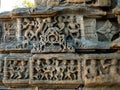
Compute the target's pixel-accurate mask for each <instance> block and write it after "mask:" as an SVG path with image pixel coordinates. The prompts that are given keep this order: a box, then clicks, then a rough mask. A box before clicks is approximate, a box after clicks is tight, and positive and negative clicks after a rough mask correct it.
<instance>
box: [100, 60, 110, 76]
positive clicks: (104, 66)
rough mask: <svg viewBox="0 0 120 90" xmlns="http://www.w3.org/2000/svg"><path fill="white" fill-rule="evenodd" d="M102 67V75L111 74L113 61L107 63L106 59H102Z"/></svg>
mask: <svg viewBox="0 0 120 90" xmlns="http://www.w3.org/2000/svg"><path fill="white" fill-rule="evenodd" d="M100 62H101V65H102V67H101V68H100V76H104V75H109V73H110V66H111V63H110V62H109V63H105V60H101V61H100Z"/></svg>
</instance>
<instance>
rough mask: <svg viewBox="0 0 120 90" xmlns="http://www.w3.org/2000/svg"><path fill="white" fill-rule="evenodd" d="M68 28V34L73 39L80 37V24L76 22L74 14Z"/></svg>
mask: <svg viewBox="0 0 120 90" xmlns="http://www.w3.org/2000/svg"><path fill="white" fill-rule="evenodd" d="M67 29H68V33H67V36H68V34H69V35H70V36H71V37H72V39H74V38H78V37H79V36H80V32H79V25H78V24H77V23H76V22H75V18H74V16H70V18H69V24H68V26H67Z"/></svg>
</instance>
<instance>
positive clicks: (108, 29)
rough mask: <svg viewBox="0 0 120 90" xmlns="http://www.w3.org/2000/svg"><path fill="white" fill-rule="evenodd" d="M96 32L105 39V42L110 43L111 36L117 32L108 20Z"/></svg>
mask: <svg viewBox="0 0 120 90" xmlns="http://www.w3.org/2000/svg"><path fill="white" fill-rule="evenodd" d="M97 32H98V33H100V34H102V35H103V36H104V37H105V38H106V39H105V41H111V40H112V38H113V36H114V35H115V34H116V33H118V32H119V31H118V30H117V28H116V27H115V26H114V25H113V24H112V23H111V22H110V21H109V20H107V21H106V22H105V24H104V25H103V26H102V27H101V28H100V29H98V30H97Z"/></svg>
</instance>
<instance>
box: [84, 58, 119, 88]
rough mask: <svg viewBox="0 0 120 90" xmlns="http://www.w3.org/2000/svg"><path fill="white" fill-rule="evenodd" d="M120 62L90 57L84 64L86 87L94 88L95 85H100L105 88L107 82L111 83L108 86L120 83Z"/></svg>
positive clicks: (114, 59) (112, 59) (115, 59)
mask: <svg viewBox="0 0 120 90" xmlns="http://www.w3.org/2000/svg"><path fill="white" fill-rule="evenodd" d="M119 62H120V60H119V59H118V58H114V57H113V58H111V57H110V58H99V59H98V58H97V59H95V58H92V57H90V58H88V59H86V60H85V64H84V65H85V66H84V67H85V68H84V69H85V72H84V77H85V81H86V85H87V86H89V85H90V86H92V84H93V83H94V85H98V84H100V85H103V86H104V83H105V82H109V84H108V85H112V84H113V83H114V82H116V83H119V78H120V72H119V68H120V67H119ZM114 80H115V81H114ZM99 82H100V83H99ZM91 83H92V84H91ZM94 85H93V86H94Z"/></svg>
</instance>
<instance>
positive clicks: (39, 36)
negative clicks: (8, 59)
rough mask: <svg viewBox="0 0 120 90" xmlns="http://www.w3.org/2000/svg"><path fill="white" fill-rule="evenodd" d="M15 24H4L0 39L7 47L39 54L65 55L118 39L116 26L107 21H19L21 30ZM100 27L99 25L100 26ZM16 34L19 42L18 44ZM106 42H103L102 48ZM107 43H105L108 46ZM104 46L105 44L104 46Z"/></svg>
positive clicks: (69, 18)
mask: <svg viewBox="0 0 120 90" xmlns="http://www.w3.org/2000/svg"><path fill="white" fill-rule="evenodd" d="M14 23H15V22H10V23H9V22H6V23H5V26H4V28H5V31H4V35H2V39H3V40H4V41H5V42H12V43H13V42H14V44H12V45H11V44H9V45H8V44H7V46H6V47H7V48H14V49H26V48H27V49H31V50H32V51H39V52H52V51H53V52H64V51H74V49H80V48H91V47H94V48H97V47H98V45H99V44H98V42H100V43H101V42H112V41H114V40H116V39H117V38H119V32H120V30H119V26H118V25H117V24H116V23H114V22H111V21H110V20H106V21H104V22H103V21H99V22H98V23H97V20H96V19H87V20H83V16H79V15H77V16H56V17H51V18H43V19H41V18H24V19H21V24H20V27H21V30H20V31H19V33H18V31H17V30H18V29H17V26H18V25H16V24H14ZM101 25H102V26H101ZM18 34H20V40H18V41H17V38H18V36H19V35H18ZM103 44H105V43H102V45H103ZM107 44H108V43H107ZM106 46H107V45H106ZM107 47H108V48H109V45H108V46H107Z"/></svg>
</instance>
